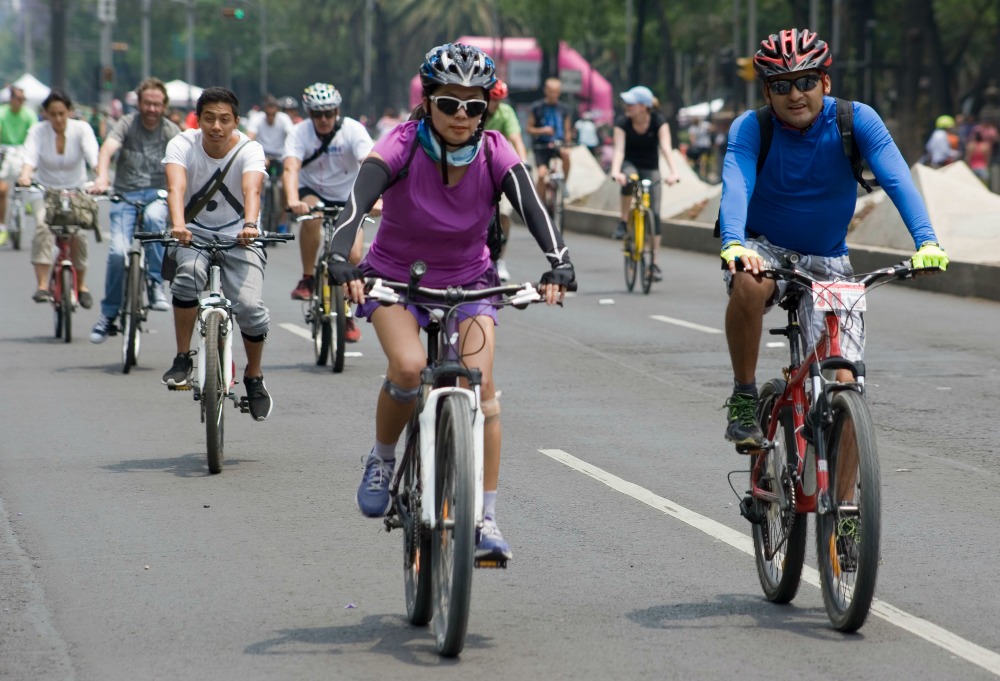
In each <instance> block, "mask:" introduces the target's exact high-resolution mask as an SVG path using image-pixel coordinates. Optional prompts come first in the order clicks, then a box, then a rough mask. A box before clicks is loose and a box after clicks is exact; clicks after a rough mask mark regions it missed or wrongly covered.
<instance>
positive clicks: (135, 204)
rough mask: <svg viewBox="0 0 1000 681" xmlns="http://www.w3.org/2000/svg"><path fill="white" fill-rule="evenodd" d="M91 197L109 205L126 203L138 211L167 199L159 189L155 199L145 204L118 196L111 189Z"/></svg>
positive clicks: (121, 195)
mask: <svg viewBox="0 0 1000 681" xmlns="http://www.w3.org/2000/svg"><path fill="white" fill-rule="evenodd" d="M93 196H94V197H95V198H97V197H104V198H107V199H108V200H109V201H110V202H111V203H127V204H128V205H130V206H132V207H134V208H138V209H139V210H143V209H145V208H146V206H150V205H152V204H154V203H156V202H157V201H166V199H167V191H166V190H165V189H160V190H159V191H158V192H157V195H156V198H155V199H151V200H149V201H146V202H142V201H135V200H132V199H129V198H126V197H125V196H124V195H123V194H119V193H118V192H116V191H114V190H112V189H109V190H108V191H106V192H102V193H101V194H96V195H93Z"/></svg>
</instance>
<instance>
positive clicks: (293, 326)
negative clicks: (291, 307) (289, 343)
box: [278, 322, 364, 357]
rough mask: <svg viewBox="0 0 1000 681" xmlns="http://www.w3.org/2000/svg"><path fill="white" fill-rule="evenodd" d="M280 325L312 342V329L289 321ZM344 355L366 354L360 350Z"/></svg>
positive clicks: (361, 355) (360, 355)
mask: <svg viewBox="0 0 1000 681" xmlns="http://www.w3.org/2000/svg"><path fill="white" fill-rule="evenodd" d="M278 326H280V327H281V328H283V329H284V330H285V331H290V332H291V333H294V334H295V335H296V336H299V337H301V338H305V339H306V340H307V341H310V342H312V339H313V337H312V331H310V330H309V329H305V328H303V327H301V326H299V325H298V324H289V323H288V322H281V323H280V324H278ZM344 357H364V354H363V353H360V352H345V353H344Z"/></svg>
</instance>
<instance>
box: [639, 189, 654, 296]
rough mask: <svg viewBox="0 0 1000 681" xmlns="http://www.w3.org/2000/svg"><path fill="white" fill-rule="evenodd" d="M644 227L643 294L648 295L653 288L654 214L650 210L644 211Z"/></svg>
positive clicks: (645, 209) (642, 257)
mask: <svg viewBox="0 0 1000 681" xmlns="http://www.w3.org/2000/svg"><path fill="white" fill-rule="evenodd" d="M642 225H643V230H644V232H645V233H644V235H643V240H642V254H641V258H640V259H641V260H642V292H643V293H645V294H648V293H649V291H650V289H652V288H653V212H652V211H651V210H650V209H649V208H643V209H642Z"/></svg>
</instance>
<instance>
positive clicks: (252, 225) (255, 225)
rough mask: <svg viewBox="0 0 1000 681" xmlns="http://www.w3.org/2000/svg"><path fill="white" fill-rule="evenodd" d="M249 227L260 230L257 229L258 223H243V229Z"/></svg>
mask: <svg viewBox="0 0 1000 681" xmlns="http://www.w3.org/2000/svg"><path fill="white" fill-rule="evenodd" d="M247 227H253V228H254V229H258V230H259V228H258V227H257V223H256V222H244V223H243V229H246V228H247Z"/></svg>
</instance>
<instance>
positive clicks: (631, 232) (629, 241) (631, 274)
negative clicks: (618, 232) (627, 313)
mask: <svg viewBox="0 0 1000 681" xmlns="http://www.w3.org/2000/svg"><path fill="white" fill-rule="evenodd" d="M640 219H641V218H640ZM635 228H636V213H635V211H631V212H630V213H629V214H628V226H627V230H626V232H625V243H624V253H625V287H626V288H627V289H628V290H629V292H630V293H631V292H632V290H633V289H634V288H635V280H636V277H637V276H638V273H639V257H638V256H639V254H638V253H636V242H635V234H636V232H635Z"/></svg>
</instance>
